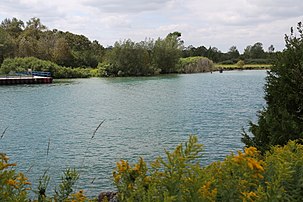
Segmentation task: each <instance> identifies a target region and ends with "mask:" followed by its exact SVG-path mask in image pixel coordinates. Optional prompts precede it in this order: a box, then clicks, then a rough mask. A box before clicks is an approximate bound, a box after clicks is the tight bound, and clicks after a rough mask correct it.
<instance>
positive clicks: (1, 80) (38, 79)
mask: <svg viewBox="0 0 303 202" xmlns="http://www.w3.org/2000/svg"><path fill="white" fill-rule="evenodd" d="M52 82H53V78H52V77H43V76H4V77H0V85H17V84H49V83H52Z"/></svg>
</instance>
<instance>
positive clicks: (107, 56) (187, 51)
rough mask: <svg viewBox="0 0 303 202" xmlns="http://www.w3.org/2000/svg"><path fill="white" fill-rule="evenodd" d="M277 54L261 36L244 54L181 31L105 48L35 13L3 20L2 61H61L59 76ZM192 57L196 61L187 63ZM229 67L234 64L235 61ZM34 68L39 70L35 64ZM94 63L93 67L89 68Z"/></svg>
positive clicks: (168, 69)
mask: <svg viewBox="0 0 303 202" xmlns="http://www.w3.org/2000/svg"><path fill="white" fill-rule="evenodd" d="M275 54H276V52H275V49H274V47H273V46H272V45H271V46H270V47H268V51H265V50H264V48H263V44H262V43H260V42H257V43H255V44H253V45H248V46H247V47H246V48H245V49H244V51H243V53H242V54H240V52H239V50H238V49H237V47H236V46H231V48H230V49H229V51H228V52H226V53H223V52H221V51H220V50H219V49H218V48H216V47H208V48H207V47H205V46H203V45H202V46H199V47H194V46H188V47H185V46H184V42H183V41H182V39H181V33H179V32H173V33H168V35H167V36H166V37H165V38H160V37H159V38H158V39H146V40H145V41H141V42H134V41H132V40H130V39H126V40H123V41H118V42H116V43H115V44H114V45H113V46H109V47H106V48H105V47H103V46H102V45H101V44H100V43H99V42H98V41H96V40H93V41H90V40H89V39H88V38H87V37H86V36H83V35H78V34H73V33H70V32H63V31H60V30H57V29H53V30H49V29H47V27H46V26H45V25H43V24H42V22H41V21H40V19H39V18H31V19H30V20H29V21H27V22H26V23H24V22H23V21H22V20H19V19H17V18H12V19H4V20H3V21H2V22H1V24H0V64H2V63H5V60H11V59H14V58H28V57H34V58H37V59H40V60H44V61H47V62H52V63H54V64H56V65H58V66H57V68H60V71H57V72H61V73H57V74H56V76H55V77H56V78H71V77H90V76H147V75H157V74H168V73H194V72H205V71H212V70H215V69H213V68H210V67H207V68H205V67H204V66H205V63H204V64H203V68H198V67H197V62H196V61H195V60H191V59H186V58H190V57H193V58H195V57H205V58H208V59H209V60H211V61H212V62H213V63H215V64H218V65H220V66H221V67H223V68H224V67H225V65H232V66H233V65H235V64H237V62H239V61H240V60H241V61H244V62H245V64H246V65H250V66H249V67H248V68H255V66H252V64H262V65H263V64H271V63H272V59H273V57H274V55H275ZM185 61H186V62H187V66H186V67H184V66H182V65H183V64H184V62H185ZM189 61H192V62H193V63H192V64H188V62H189ZM180 64H181V65H180ZM227 67H228V68H229V69H230V67H231V66H227ZM245 67H246V66H244V67H243V68H245ZM5 68H7V67H5ZM37 68H39V67H37ZM32 69H33V70H36V69H35V67H32ZM86 69H89V70H86ZM91 69H94V71H92V72H90V70H91ZM210 69H212V70H210ZM12 71H13V70H12ZM89 72H90V73H89Z"/></svg>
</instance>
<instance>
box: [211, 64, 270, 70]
mask: <svg viewBox="0 0 303 202" xmlns="http://www.w3.org/2000/svg"><path fill="white" fill-rule="evenodd" d="M271 66H272V65H271V64H245V65H244V66H239V65H237V64H228V65H226V64H215V69H217V70H218V69H224V70H248V69H255V70H258V69H264V70H265V69H270V68H271Z"/></svg>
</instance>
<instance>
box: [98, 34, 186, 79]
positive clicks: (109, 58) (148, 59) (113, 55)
mask: <svg viewBox="0 0 303 202" xmlns="http://www.w3.org/2000/svg"><path fill="white" fill-rule="evenodd" d="M180 36H181V34H180V33H179V32H174V33H170V34H168V35H167V37H166V38H165V39H160V38H159V39H158V40H156V41H155V42H154V41H153V40H149V41H142V42H139V43H135V42H133V41H131V40H130V39H129V40H125V41H123V42H116V43H115V45H114V47H113V48H112V49H111V50H109V51H108V53H107V54H106V56H105V61H106V62H103V63H101V64H99V65H98V68H99V69H100V74H101V75H105V76H143V75H154V74H158V73H164V74H165V73H173V72H177V63H178V61H179V58H180V55H181V48H182V44H183V42H182V41H181V40H180V38H179V37H180Z"/></svg>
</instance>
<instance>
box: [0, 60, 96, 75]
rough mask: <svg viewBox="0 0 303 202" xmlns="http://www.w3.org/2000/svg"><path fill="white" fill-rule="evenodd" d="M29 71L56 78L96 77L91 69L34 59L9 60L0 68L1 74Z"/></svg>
mask: <svg viewBox="0 0 303 202" xmlns="http://www.w3.org/2000/svg"><path fill="white" fill-rule="evenodd" d="M28 69H31V70H32V71H46V72H51V75H52V76H53V77H54V78H87V77H91V76H94V71H93V69H91V68H79V67H78V68H66V67H62V66H59V65H57V64H55V63H53V62H50V61H45V60H40V59H37V58H34V57H25V58H14V59H11V58H7V59H5V60H4V61H3V63H2V65H1V67H0V74H10V73H11V74H14V73H16V72H18V73H20V72H21V73H22V72H24V73H25V72H27V71H28ZM95 74H96V73H95Z"/></svg>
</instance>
